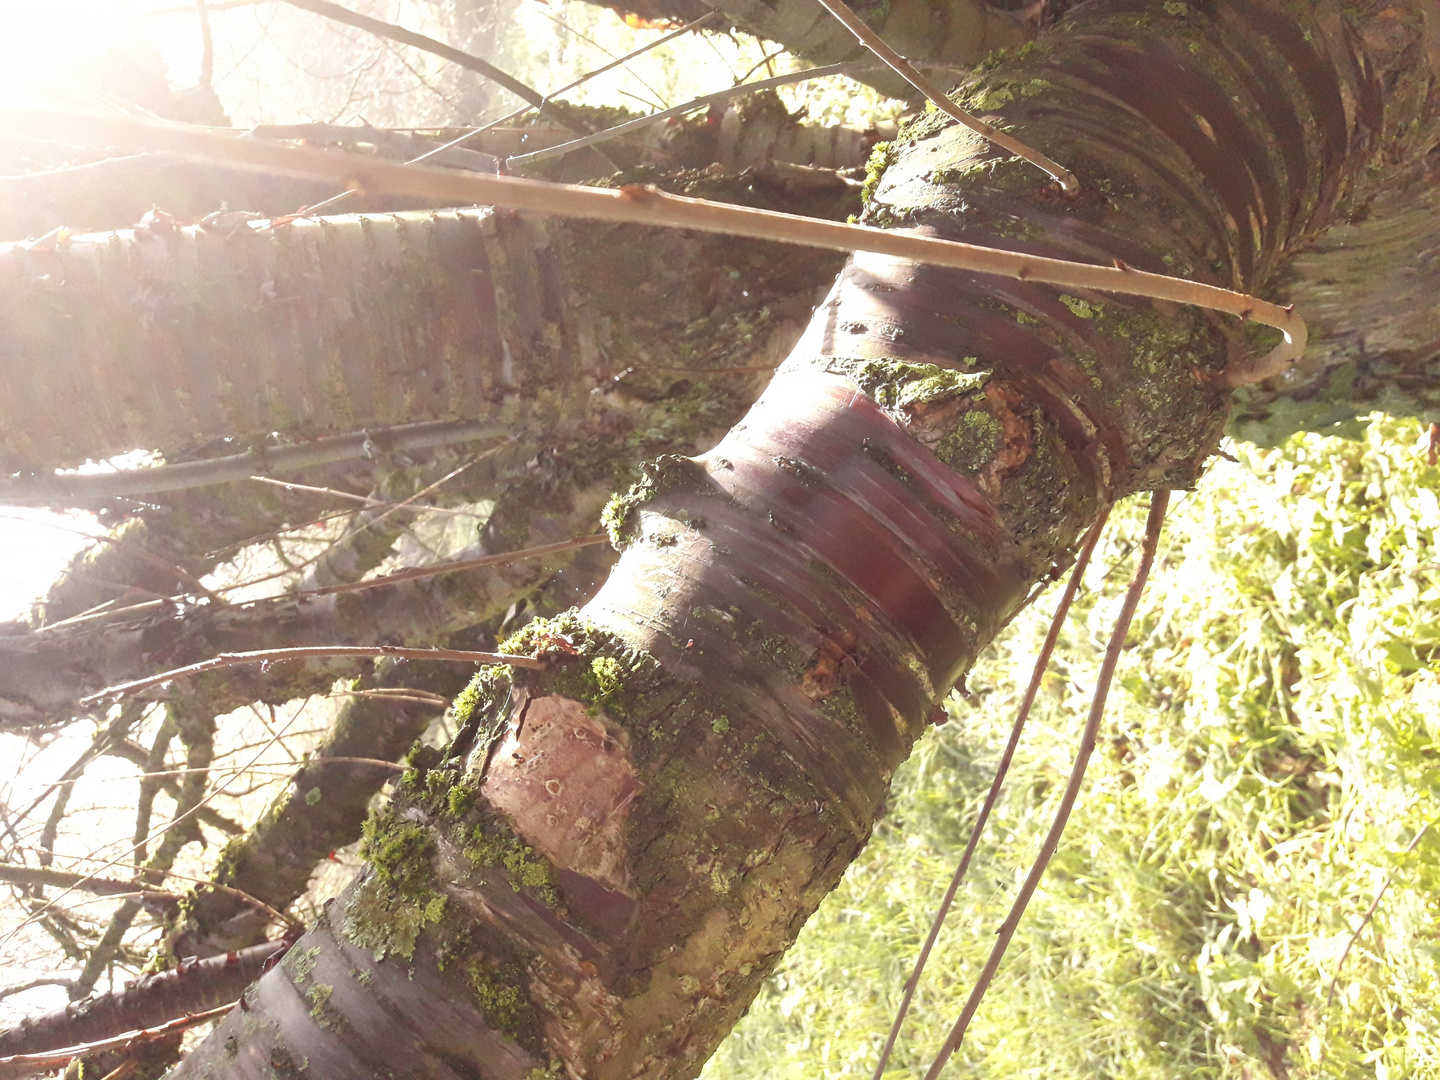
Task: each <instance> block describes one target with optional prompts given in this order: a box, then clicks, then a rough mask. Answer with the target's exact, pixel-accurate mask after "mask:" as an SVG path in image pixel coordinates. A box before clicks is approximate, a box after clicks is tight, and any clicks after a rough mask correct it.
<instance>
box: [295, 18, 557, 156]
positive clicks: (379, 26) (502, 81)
mask: <svg viewBox="0 0 1440 1080" xmlns="http://www.w3.org/2000/svg"><path fill="white" fill-rule="evenodd" d="M284 3H287V4H289V5H290V6H291V7H297V8H303V9H304V10H305V11H310V12H314V13H315V14H316V15H323V16H324V17H325V18H327V19H333V20H334V21H335V22H338V23H344V24H345V25H346V26H353V27H355V28H356V29H358V30H364V31H365V32H366V33H367V34H374V35H375V36H376V37H380V38H385V39H386V40H387V41H395V42H399V43H400V44H401V45H409V46H410V47H411V48H413V49H419V50H421V51H422V52H428V53H432V54H433V55H435V56H438V57H441V58H442V59H444V60H449V61H450V63H452V64H455V65H457V66H458V67H463V68H464V69H465V70H467V71H473V72H475V73H476V74H477V75H483V76H484V77H485V78H487V79H489V80H490V81H491V82H493V83H497V84H499V85H500V86H503V87H504V88H505V89H506V90H509V91H510V92H511V93H512V94H514V95H515V96H516V97H518V98H519V99H520V100H522V101H528V102H529V103H530V104H531V105H533V106H535V108H537V109H539V110H540V111H541V112H543V113H544V114H545V115H546V116H548V117H549V118H550V119H552V120H554V121H555V122H556V123H557V124H559V125H561V126H562V127H564V128H565V129H566V130H567V131H576V130H580V129H577V127H576V124H575V121H574V120H572V119H571V118H570V117H569V116H567V115H566V114H565V113H564V112H562V111H561V110H560V109H557V108H555V107H554V106H553V105H552V104H550V103H549V102H548V101H546V99H545V97H544V95H543V94H541V93H540V91H538V90H536V89H535V88H534V87H531V86H527V85H526V84H525V83H523V82H521V81H520V80H519V79H517V78H515V77H514V76H513V75H509V74H507V73H505V72H503V71H501V70H500V69H499V68H497V67H496V66H495V65H494V64H492V63H490V62H489V61H487V60H482V59H480V57H478V56H474V55H472V54H471V53H467V52H462V51H461V50H460V49H457V48H455V47H454V46H451V45H446V44H445V43H444V42H443V41H436V40H435V39H434V38H432V37H426V36H425V35H424V34H417V33H415V31H413V30H406V29H405V28H404V27H403V26H396V25H395V24H394V23H387V22H382V21H380V20H379V19H372V18H371V17H370V16H368V15H361V14H360V13H359V12H356V11H351V10H349V9H348V8H343V7H341V6H340V5H339V4H332V3H330V2H329V0H284ZM581 133H582V134H583V130H582V131H581Z"/></svg>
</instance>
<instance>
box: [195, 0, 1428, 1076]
mask: <svg viewBox="0 0 1440 1080" xmlns="http://www.w3.org/2000/svg"><path fill="white" fill-rule="evenodd" d="M1424 17H1425V16H1424V15H1422V6H1421V5H1420V4H1419V3H1418V2H1417V3H1416V4H1412V5H1409V6H1389V7H1386V8H1384V9H1383V10H1380V9H1379V5H1378V4H1376V5H1369V4H1362V5H1352V6H1351V7H1348V8H1346V9H1345V11H1344V12H1342V11H1341V9H1340V7H1339V6H1338V5H1330V4H1323V3H1322V4H1315V5H1312V4H1309V3H1303V4H1302V3H1285V2H1279V3H1273V4H1260V3H1238V2H1237V3H1229V2H1223V0H1218V2H1214V3H1207V4H1205V5H1203V6H1195V5H1189V4H1165V5H1161V4H1151V3H1143V2H1137V0H1111V2H1101V3H1093V4H1089V5H1086V6H1085V7H1083V8H1081V9H1079V10H1078V11H1077V12H1075V13H1074V16H1073V18H1072V20H1071V21H1070V22H1069V23H1068V24H1067V26H1066V32H1065V34H1064V36H1063V37H1059V36H1057V37H1054V38H1051V39H1049V40H1042V41H1041V42H1040V43H1039V44H1038V45H1037V47H1036V48H1034V49H1032V50H1028V51H1026V52H1025V53H1024V54H1023V55H1020V56H1017V57H1015V58H1013V59H1011V60H1008V61H1005V62H1002V63H1000V64H999V65H997V66H996V67H994V68H993V69H991V70H989V71H987V72H986V73H985V74H984V75H983V77H982V78H981V79H980V80H978V81H977V82H975V83H972V84H971V85H970V86H968V87H967V88H966V92H965V96H966V97H967V98H969V99H970V100H971V103H972V104H974V105H976V106H977V107H980V111H982V112H985V113H987V114H991V115H993V117H994V119H995V120H997V121H998V122H1000V123H1002V124H1005V125H1006V126H1009V127H1012V128H1014V129H1016V130H1019V131H1023V132H1024V133H1025V136H1026V138H1027V139H1028V140H1029V141H1031V142H1032V143H1034V144H1035V145H1038V146H1039V147H1041V148H1042V149H1043V150H1044V151H1045V152H1047V153H1049V154H1050V155H1051V156H1053V157H1054V158H1056V159H1057V160H1059V161H1060V162H1061V163H1062V164H1064V165H1066V166H1067V167H1068V168H1070V169H1072V170H1073V171H1074V172H1075V173H1076V175H1077V176H1078V177H1079V178H1080V182H1081V187H1082V193H1081V194H1080V196H1078V197H1077V198H1076V199H1074V200H1073V201H1067V200H1065V199H1063V198H1062V197H1061V196H1060V195H1059V194H1058V193H1056V192H1055V191H1054V189H1053V188H1051V187H1049V186H1048V185H1047V184H1044V183H1042V182H1041V179H1042V178H1041V177H1039V176H1038V175H1037V174H1036V173H1035V172H1034V171H1033V170H1032V169H1030V167H1029V166H1027V165H1024V164H1023V163H1019V162H1015V161H1011V160H1006V159H1003V158H1001V157H999V156H997V155H995V154H994V153H993V152H991V151H990V150H989V149H988V148H987V147H986V146H985V145H983V144H982V143H980V142H979V141H978V140H976V139H975V138H973V137H972V136H971V135H970V134H969V133H968V132H966V131H963V130H957V129H956V128H955V127H954V126H953V125H952V124H951V123H950V122H949V121H948V120H947V119H944V118H943V117H940V116H937V115H933V114H932V115H928V116H926V117H924V118H922V119H921V120H920V121H919V122H918V123H916V124H914V125H912V126H911V127H909V128H908V129H907V130H906V131H905V132H904V133H902V136H901V138H900V140H899V142H898V143H897V145H896V146H895V148H894V149H893V152H892V155H891V158H890V160H889V163H888V167H887V168H886V169H885V171H884V175H883V176H882V177H879V178H878V186H877V187H876V189H875V192H874V196H873V199H872V202H871V205H870V209H869V211H868V213H869V215H870V218H871V220H874V221H877V222H880V223H886V224H892V225H904V226H909V227H920V228H927V229H934V230H935V231H937V232H939V233H940V234H942V235H945V236H950V237H957V238H963V239H966V240H980V241H987V242H994V243H999V244H1002V245H1003V246H1007V247H1012V248H1019V249H1024V250H1028V251H1035V252H1038V253H1042V254H1046V255H1062V256H1069V257H1084V258H1089V259H1092V260H1105V261H1109V260H1110V259H1112V258H1115V259H1121V260H1123V261H1124V262H1125V263H1127V264H1129V265H1132V266H1136V267H1142V268H1145V269H1152V270H1158V271H1166V270H1170V271H1172V272H1174V273H1177V274H1183V275H1186V276H1190V277H1194V278H1196V279H1199V280H1205V281H1210V282H1214V283H1218V284H1224V285H1236V286H1239V287H1242V288H1247V289H1252V290H1265V289H1267V288H1268V287H1269V285H1270V282H1272V281H1273V280H1274V278H1275V276H1276V274H1277V273H1278V272H1279V271H1280V270H1281V269H1282V268H1283V267H1284V266H1285V265H1286V263H1287V260H1288V259H1289V257H1290V256H1291V255H1292V253H1293V252H1295V251H1296V250H1298V249H1300V248H1301V247H1303V246H1304V245H1305V244H1306V243H1307V242H1309V241H1310V240H1311V239H1312V238H1313V237H1314V236H1315V235H1316V234H1317V233H1318V232H1319V231H1320V230H1321V229H1323V228H1324V227H1325V226H1326V225H1327V224H1328V223H1330V222H1331V221H1334V220H1336V219H1337V217H1339V216H1341V215H1343V214H1344V212H1345V210H1346V208H1347V207H1348V206H1350V205H1352V204H1353V203H1354V200H1356V199H1357V198H1360V197H1363V195H1364V190H1365V183H1366V175H1367V170H1368V169H1369V168H1370V166H1372V165H1374V164H1375V163H1377V162H1381V161H1385V160H1392V161H1393V160H1404V159H1407V158H1409V157H1412V156H1413V155H1414V152H1415V150H1416V149H1417V147H1418V148H1421V149H1423V148H1428V146H1429V145H1431V143H1432V141H1433V139H1432V136H1433V123H1434V118H1435V105H1436V102H1435V101H1434V100H1433V99H1429V98H1427V95H1430V94H1432V93H1433V91H1432V86H1433V85H1434V80H1433V74H1434V72H1433V71H1432V70H1430V69H1429V67H1428V61H1427V56H1426V54H1425V52H1424V50H1423V48H1422V47H1421V45H1422V42H1423V34H1424V29H1423V25H1422V22H1423V18H1424ZM1382 92H1383V96H1382ZM1253 347H1255V346H1254V343H1250V342H1247V341H1246V334H1245V332H1244V330H1243V328H1242V327H1240V326H1239V325H1237V324H1236V323H1235V322H1233V321H1229V320H1224V319H1221V318H1219V317H1212V316H1210V315H1207V314H1204V313H1200V312H1196V311H1193V310H1186V309H1177V308H1174V307H1172V306H1170V305H1167V304H1161V303H1150V302H1146V301H1137V300H1121V299H1116V298H1113V297H1109V296H1100V295H1090V294H1087V295H1073V294H1067V293H1059V292H1057V290H1054V289H1049V288H1044V287H1038V286H1031V285H1027V284H1025V283H1023V282H1008V281H1001V282H996V281H992V280H982V279H980V278H977V277H975V276H972V275H967V274H963V273H958V272H951V271H938V270H935V269H931V268H926V267H920V266H915V265H910V264H903V263H899V262H896V261H892V260H887V259H880V258H873V257H857V258H855V259H853V260H852V261H851V262H850V264H849V265H848V266H847V268H846V269H845V271H844V272H843V273H842V275H841V277H840V279H839V281H838V282H837V284H836V286H835V288H834V290H833V291H832V293H831V296H830V299H829V301H827V302H826V304H825V305H824V306H823V307H822V308H821V309H820V311H819V312H817V314H816V317H815V319H814V320H813V321H812V323H811V325H810V328H809V330H808V331H807V332H806V335H805V336H804V338H803V339H802V340H801V342H800V344H799V345H798V346H797V347H796V349H795V350H794V352H793V353H792V354H791V356H790V358H789V359H788V360H787V362H786V363H785V364H784V365H783V367H782V369H781V370H780V372H779V373H778V374H777V376H776V378H775V380H774V382H772V384H771V385H770V387H769V389H768V390H767V391H766V392H765V394H764V395H763V396H762V397H761V399H760V400H759V401H758V402H757V403H756V404H755V406H754V407H753V408H752V409H751V411H750V412H749V413H748V414H747V416H746V417H745V418H744V419H743V420H742V421H741V422H740V423H739V424H737V425H736V426H735V427H734V428H733V429H732V430H731V432H730V433H729V434H728V435H727V436H726V438H725V439H724V440H723V441H722V442H721V443H720V444H719V445H718V446H716V447H715V448H714V449H713V450H711V451H709V452H708V453H705V454H703V455H700V456H699V457H694V458H682V457H677V456H670V457H662V458H661V459H659V460H657V461H656V462H654V463H652V464H651V465H650V466H649V467H647V470H646V473H645V476H644V478H643V479H642V481H641V483H640V484H638V485H636V487H635V488H634V489H632V491H631V492H630V494H629V495H628V496H626V497H623V498H620V499H618V500H616V502H615V503H613V504H612V506H611V507H610V508H609V510H608V511H607V518H608V521H609V524H610V526H611V528H612V529H613V531H614V533H615V535H616V537H617V539H618V540H619V542H620V543H621V544H622V545H623V546H624V552H623V555H622V557H621V560H620V562H619V564H618V565H617V568H616V570H615V571H614V572H613V573H612V575H611V577H610V579H609V581H608V582H607V584H606V585H605V587H604V588H603V589H602V590H601V592H600V594H599V595H598V596H597V597H596V598H595V599H594V600H593V601H592V602H590V603H589V604H587V605H586V606H585V607H584V608H583V609H581V610H580V611H578V612H576V613H574V614H571V615H568V616H565V617H561V618H559V619H556V620H553V621H549V622H545V621H537V622H535V623H532V624H530V625H529V626H528V627H526V628H525V629H524V630H523V631H522V632H521V633H520V634H519V635H518V636H517V637H516V638H515V639H513V640H511V641H510V642H508V643H506V646H505V647H506V648H511V649H524V650H534V651H535V653H536V654H537V655H540V656H543V657H546V658H547V659H549V660H550V661H551V663H552V668H551V670H549V671H547V672H543V673H533V672H525V673H511V672H509V671H508V670H493V669H492V670H485V671H482V672H481V673H480V675H479V676H478V677H477V678H476V680H475V682H474V683H472V685H471V687H470V688H469V689H468V690H467V691H466V693H465V694H463V695H462V696H461V698H460V699H459V700H458V701H457V706H456V708H457V715H458V716H459V718H461V719H462V720H463V721H464V725H463V727H462V728H461V730H460V733H459V735H457V737H456V739H455V740H454V742H453V743H452V744H451V745H450V747H449V748H448V750H447V751H446V752H445V754H444V755H443V756H442V757H441V759H440V760H439V761H435V762H431V763H424V765H423V766H422V765H417V767H416V768H415V769H413V770H412V771H411V772H410V773H408V774H407V775H406V776H405V777H404V779H403V781H402V783H401V785H400V791H399V793H398V795H397V797H396V799H395V800H394V801H393V803H392V804H391V805H390V806H389V807H387V808H385V809H384V810H382V811H381V812H379V813H378V814H377V815H376V816H375V817H373V818H372V820H371V821H370V822H369V823H368V824H367V827H366V838H367V839H366V849H367V852H368V855H369V860H370V865H369V867H368V868H367V869H366V870H365V871H364V872H363V873H362V875H361V876H360V877H359V878H358V879H357V881H356V882H355V884H353V885H352V886H351V887H350V888H349V889H348V890H347V891H346V892H345V893H344V894H343V895H342V897H341V898H340V899H338V900H337V901H336V902H335V904H334V905H332V906H331V907H330V909H329V910H328V912H327V915H326V917H325V918H324V919H323V920H322V922H321V924H320V925H318V926H316V927H315V928H314V929H313V930H312V931H311V932H310V933H309V934H308V935H307V936H306V937H305V938H303V939H302V940H301V941H300V942H299V943H298V944H297V946H296V947H295V948H294V949H293V950H292V951H291V953H290V955H289V957H288V958H287V960H286V962H285V963H284V964H282V965H281V967H280V968H279V969H277V970H276V971H274V972H272V973H271V974H270V975H268V976H267V977H265V978H264V979H262V980H261V981H260V982H259V983H258V984H257V986H256V987H255V988H254V989H253V990H252V991H251V992H250V995H249V1000H248V1002H247V1006H248V1008H247V1010H246V1011H236V1012H232V1013H231V1014H230V1015H229V1016H228V1017H227V1018H226V1019H225V1020H224V1021H223V1022H222V1023H221V1025H220V1026H219V1028H218V1029H217V1031H216V1032H215V1033H214V1034H213V1035H212V1036H211V1037H210V1038H209V1039H208V1040H207V1042H206V1043H204V1044H203V1045H202V1046H201V1047H200V1048H199V1049H197V1050H196V1051H195V1052H194V1053H192V1055H191V1056H190V1058H189V1059H188V1060H187V1061H185V1062H184V1063H182V1065H181V1066H180V1068H179V1069H178V1071H177V1073H176V1075H177V1076H180V1077H192V1076H195V1077H198V1076H213V1077H241V1076H246V1077H248V1076H256V1077H258V1076H274V1075H280V1076H299V1075H304V1076H310V1077H316V1078H320V1077H350V1076H359V1075H374V1076H401V1075H405V1076H414V1075H421V1076H427V1077H462V1076H475V1075H479V1076H483V1077H486V1078H487V1080H489V1078H495V1080H512V1078H513V1080H519V1078H532V1080H533V1078H535V1077H539V1076H542V1075H562V1074H563V1075H567V1076H571V1077H577V1078H578V1077H586V1078H594V1080H610V1078H622V1077H623V1078H631V1077H642V1076H643V1077H647V1078H655V1080H660V1078H669V1077H690V1076H693V1075H695V1073H696V1072H698V1070H699V1068H700V1066H701V1064H702V1063H703V1062H704V1060H705V1059H706V1058H707V1057H708V1056H709V1054H710V1052H711V1051H712V1049H713V1048H714V1046H715V1045H716V1043H717V1042H718V1041H719V1040H720V1038H722V1037H723V1035H724V1034H725V1033H726V1032H727V1031H728V1030H729V1028H730V1027H731V1025H732V1024H733V1023H734V1022H735V1020H736V1019H737V1018H738V1017H739V1016H740V1014H741V1013H742V1012H743V1010H744V1008H745V1006H746V1005H747V1003H748V1002H749V1001H750V1000H751V998H752V996H753V995H754V993H755V992H756V990H757V989H758V987H759V985H760V983H761V981H762V980H763V979H764V978H765V976H766V975H767V974H768V973H769V971H770V970H771V969H772V968H773V966H774V965H775V963H776V961H777V960H778V958H779V957H780V955H781V954H782V953H783V951H784V949H785V948H786V947H787V945H788V944H789V943H790V942H791V940H792V939H793V937H794V935H795V933H796V932H797V931H798V929H799V927H800V925H801V924H802V923H803V922H804V920H805V919H806V918H807V917H808V915H809V914H810V913H811V912H812V911H813V910H814V908H815V906H816V905H817V904H818V903H819V902H820V900H821V898H822V897H823V896H824V895H825V894H826V892H827V891H829V889H831V888H832V887H833V886H834V884H835V883H836V881H837V880H838V879H839V876H840V874H841V873H842V872H843V871H844V868H845V866H846V865H847V864H848V863H849V861H850V860H851V859H852V858H853V856H854V855H855V853H856V852H857V851H858V850H859V848H860V846H861V845H862V844H863V843H864V842H865V839H866V837H867V836H868V834H869V831H870V828H871V826H872V824H873V821H874V818H875V814H876V812H877V809H878V807H879V806H880V804H881V803H882V801H883V799H884V797H885V791H886V786H887V783H888V781H889V778H890V776H891V775H892V773H893V771H894V769H895V768H896V766H897V765H898V764H899V763H900V762H901V761H902V760H903V759H904V757H905V756H906V754H907V753H908V751H909V749H910V746H911V745H912V743H913V741H914V740H915V739H916V738H917V737H918V736H919V734H920V733H921V731H922V730H923V728H924V726H925V723H926V720H927V717H929V716H930V715H931V711H932V709H933V708H934V707H935V705H936V703H937V701H938V700H939V698H940V697H941V695H943V694H944V693H945V692H946V691H947V690H948V688H949V687H950V685H951V684H952V683H953V682H954V680H955V679H956V678H957V677H958V676H960V674H961V673H962V672H963V671H964V670H965V669H966V667H967V666H968V665H969V664H970V662H971V661H972V659H973V657H974V656H975V653H976V651H977V650H978V649H979V648H981V647H982V646H983V644H984V643H985V642H986V641H988V640H989V639H990V637H991V636H992V635H993V634H994V633H995V632H996V631H997V630H998V629H999V627H1001V626H1002V625H1003V624H1004V623H1005V621H1006V620H1007V619H1008V618H1009V617H1010V616H1011V615H1012V614H1013V613H1014V611H1015V610H1016V609H1017V607H1018V606H1019V605H1021V604H1022V603H1023V602H1024V599H1025V597H1026V595H1027V594H1028V593H1029V591H1030V590H1031V589H1032V588H1033V587H1034V586H1035V585H1036V584H1037V583H1039V582H1041V581H1043V580H1045V579H1047V578H1049V577H1051V576H1053V575H1054V574H1055V573H1057V572H1058V570H1059V568H1060V567H1061V566H1063V565H1064V564H1065V563H1066V562H1068V561H1069V559H1070V558H1071V554H1072V550H1073V545H1074V543H1075V542H1076V539H1077V537H1078V536H1079V535H1080V534H1081V532H1082V531H1083V530H1084V529H1085V528H1086V527H1087V526H1088V525H1089V523H1090V522H1091V521H1092V520H1093V519H1094V517H1095V514H1096V512H1097V510H1098V508H1099V507H1100V506H1101V505H1103V504H1104V503H1106V502H1108V501H1110V500H1113V499H1115V498H1118V497H1121V496H1123V495H1125V494H1128V493H1131V492H1134V491H1138V490H1144V489H1147V488H1155V487H1163V486H1184V485H1186V484H1189V483H1191V482H1193V480H1194V479H1195V477H1196V476H1197V475H1198V473H1199V471H1200V470H1201V468H1202V467H1203V463H1204V461H1205V459H1206V458H1207V457H1208V456H1209V455H1210V454H1211V452H1212V451H1213V449H1214V447H1215V445H1216V441H1217V439H1218V437H1219V434H1220V431H1221V429H1222V427H1223V425H1224V422H1225V419H1226V414H1227V407H1228V395H1227V394H1226V392H1225V391H1224V389H1223V385H1222V381H1221V380H1220V378H1219V376H1220V374H1221V372H1222V371H1223V370H1224V369H1225V367H1226V366H1227V364H1229V363H1230V362H1231V361H1232V360H1233V359H1235V358H1236V357H1237V356H1241V355H1243V354H1244V353H1245V352H1246V351H1247V350H1249V349H1251V348H1253Z"/></svg>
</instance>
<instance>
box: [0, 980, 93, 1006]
mask: <svg viewBox="0 0 1440 1080" xmlns="http://www.w3.org/2000/svg"><path fill="white" fill-rule="evenodd" d="M74 981H75V980H74V979H62V978H60V977H59V976H56V975H46V976H42V977H41V978H38V979H31V980H30V981H29V982H23V983H15V984H14V985H13V986H6V987H0V1001H3V1000H4V999H5V998H8V997H14V996H15V995H16V994H23V993H25V992H26V991H27V990H34V989H35V988H37V987H40V986H66V987H68V986H70V985H72V984H73V983H74Z"/></svg>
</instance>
